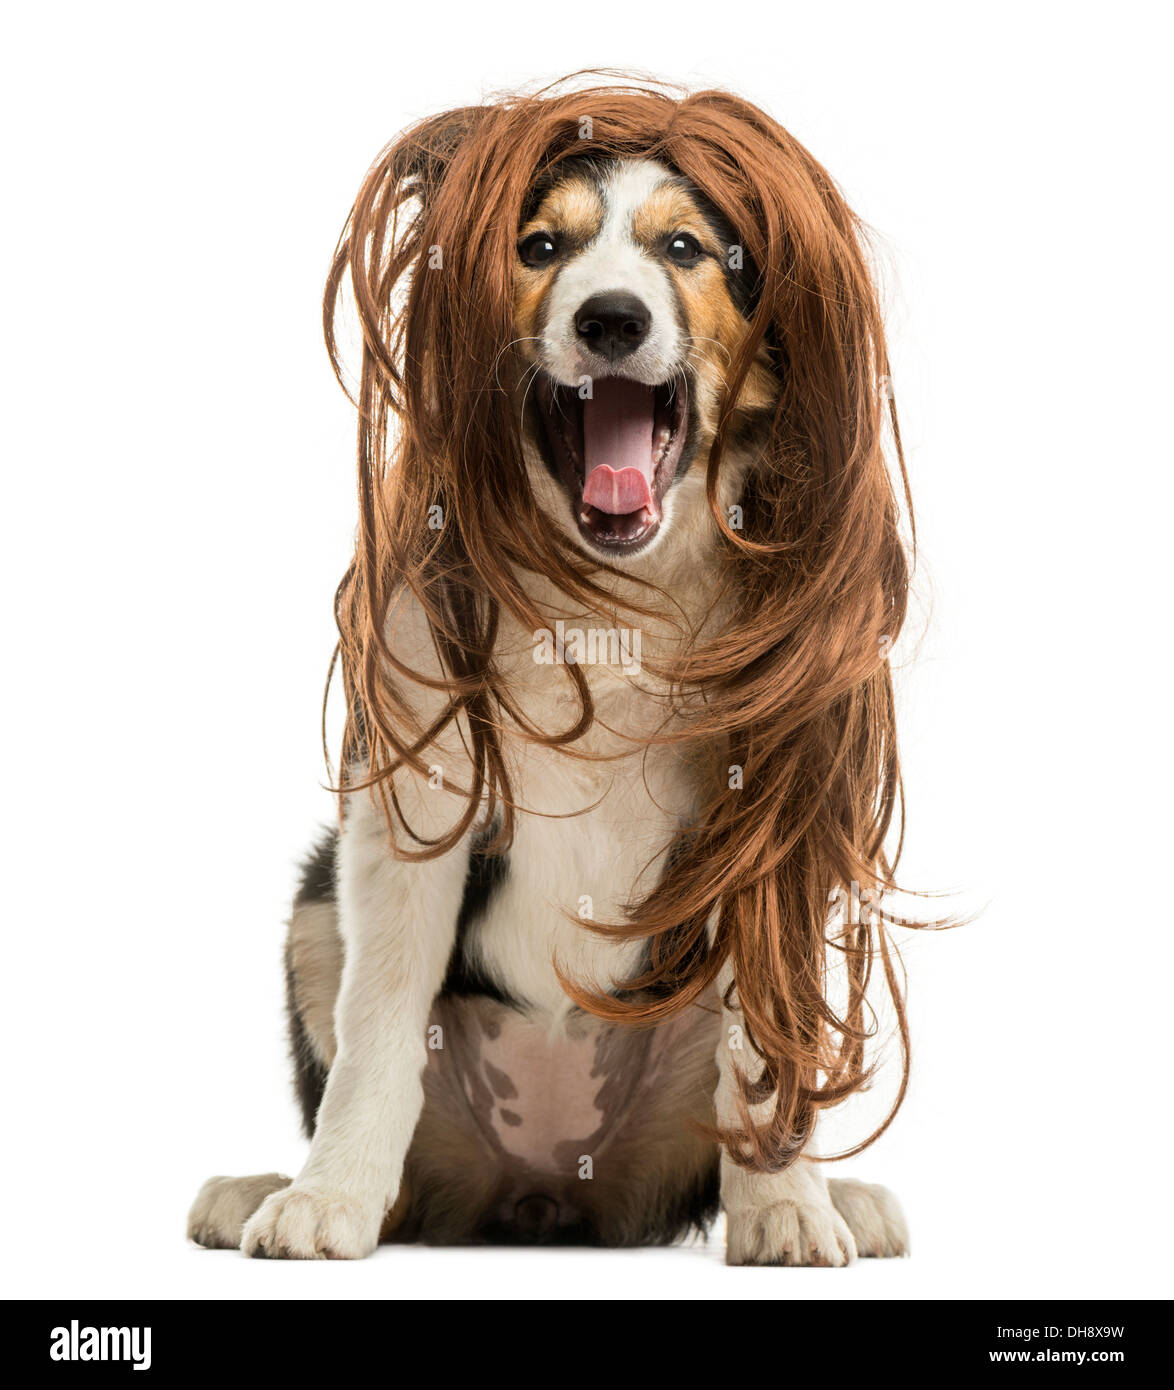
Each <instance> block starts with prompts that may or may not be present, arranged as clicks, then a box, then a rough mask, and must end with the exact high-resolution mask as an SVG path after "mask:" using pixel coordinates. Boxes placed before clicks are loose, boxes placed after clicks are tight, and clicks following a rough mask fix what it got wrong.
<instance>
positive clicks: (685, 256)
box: [665, 232, 701, 265]
mask: <svg viewBox="0 0 1174 1390" xmlns="http://www.w3.org/2000/svg"><path fill="white" fill-rule="evenodd" d="M665 255H666V256H667V257H668V258H669V260H670V261H675V262H676V263H677V265H692V264H693V262H694V261H695V260H696V259H697V257H698V256H700V255H701V247H700V245H699V244H698V242H697V239H696V238H695V237H691V236H690V235H689V233H688V232H677V233H676V234H675V235H673V236H671V237H669V244H668V245H667V246H666V247H665Z"/></svg>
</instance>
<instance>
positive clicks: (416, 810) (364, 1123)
mask: <svg viewBox="0 0 1174 1390" xmlns="http://www.w3.org/2000/svg"><path fill="white" fill-rule="evenodd" d="M397 791H398V794H399V798H400V804H401V806H403V807H404V808H405V813H406V815H407V818H408V822H409V824H410V825H412V827H413V829H415V830H416V832H417V833H418V834H424V835H427V834H430V833H432V832H434V831H436V830H438V829H440V828H441V826H442V825H443V816H444V812H443V810H442V808H441V806H440V805H439V804H438V803H441V802H443V801H447V802H448V809H449V811H451V809H452V806H453V804H454V803H453V800H452V799H451V798H450V797H449V796H448V794H447V793H445V792H443V791H432V790H430V789H429V788H428V787H427V784H426V783H423V782H422V781H420V779H416V778H412V779H409V780H407V781H406V782H405V784H404V785H403V786H400V787H398V788H397ZM429 798H432V799H433V800H432V802H431V804H429V800H428V799H429ZM449 824H451V821H450V822H449ZM466 868H467V851H466V849H465V848H464V847H458V848H457V849H455V850H453V851H451V852H450V853H448V854H445V855H443V856H441V857H440V858H438V859H429V860H424V861H422V862H414V863H408V862H404V861H400V860H397V859H395V858H393V856H392V854H391V850H390V847H389V843H388V835H387V828H386V825H385V823H384V821H383V817H382V815H381V814H380V813H379V812H378V810H377V809H376V808H375V807H374V806H373V805H372V803H371V799H370V797H369V796H368V795H367V793H366V792H360V793H356V794H354V795H353V796H352V797H351V798H350V802H349V805H348V810H347V816H346V819H345V822H344V825H343V829H342V832H341V838H340V841H339V854H338V889H339V925H340V930H341V933H342V937H343V941H344V946H345V957H344V965H343V973H342V984H341V988H340V990H339V997H338V1003H337V1006H336V1010H335V1031H336V1035H337V1048H338V1050H337V1054H336V1056H335V1058H334V1061H333V1064H332V1066H331V1068H330V1075H329V1078H328V1080H327V1083H326V1091H325V1094H324V1095H323V1098H322V1105H321V1107H320V1109H319V1111H318V1117H317V1124H316V1128H315V1132H314V1138H313V1142H312V1144H311V1146H310V1154H309V1157H308V1159H307V1161H306V1165H305V1167H304V1168H303V1169H302V1171H301V1173H300V1174H299V1175H298V1177H297V1179H296V1180H295V1181H294V1182H293V1183H292V1184H291V1185H290V1186H288V1187H285V1188H283V1189H282V1190H280V1191H277V1192H274V1193H272V1195H270V1196H269V1197H268V1198H267V1199H266V1200H265V1201H264V1202H263V1203H262V1205H261V1207H260V1209H259V1210H258V1211H257V1212H256V1214H255V1215H254V1216H253V1217H252V1219H251V1220H250V1221H249V1222H248V1223H247V1225H246V1226H245V1229H244V1234H243V1236H242V1239H241V1249H242V1250H243V1251H244V1252H245V1253H246V1254H248V1255H260V1256H267V1257H270V1258H287V1259H322V1258H333V1259H355V1258H359V1257H361V1256H364V1255H367V1254H370V1252H371V1251H372V1250H373V1249H374V1248H375V1246H376V1244H377V1243H378V1240H379V1232H380V1227H381V1225H382V1222H383V1217H384V1213H385V1212H386V1210H387V1208H388V1207H389V1206H390V1205H391V1203H392V1202H393V1201H394V1200H395V1197H396V1193H397V1191H398V1189H399V1184H400V1178H401V1175H402V1172H403V1165H404V1158H405V1156H406V1154H407V1151H408V1146H409V1144H410V1142H411V1139H412V1134H413V1131H414V1130H415V1128H416V1122H417V1120H418V1119H419V1115H420V1110H421V1106H422V1105H423V1100H424V1090H423V1084H422V1080H421V1073H422V1071H423V1069H424V1066H425V1064H426V1062H427V1056H428V1053H427V1039H426V1029H427V1026H428V1016H429V1010H430V1009H431V1007H432V1002H433V1000H434V998H435V996H436V995H437V994H438V993H439V991H440V987H441V985H442V983H443V981H444V975H445V970H446V968H447V965H448V960H449V955H450V953H451V950H452V945H453V940H454V937H455V933H456V921H457V914H458V911H459V909H460V903H461V896H462V892H463V889H464V882H465V873H466Z"/></svg>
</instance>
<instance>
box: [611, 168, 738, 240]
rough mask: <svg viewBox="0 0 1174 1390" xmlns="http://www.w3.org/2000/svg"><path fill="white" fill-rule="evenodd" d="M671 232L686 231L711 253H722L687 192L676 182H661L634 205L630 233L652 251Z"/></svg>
mask: <svg viewBox="0 0 1174 1390" xmlns="http://www.w3.org/2000/svg"><path fill="white" fill-rule="evenodd" d="M673 232H688V233H689V235H690V236H692V237H695V238H696V239H697V242H698V244H699V245H700V246H702V247H703V248H704V249H705V250H706V251H708V252H709V253H710V255H712V256H721V255H725V254H726V248H725V247H724V246H722V244H721V242H719V241H718V239H717V237H716V236H714V234H713V229H712V228H711V227H710V225H709V223H708V222H707V221H706V220H705V218H704V216H703V215H702V213H701V209H700V208H699V207H698V206H697V203H696V202H695V201H694V199H693V198H692V197H691V196H690V194H689V193H688V192H687V191H686V190H685V189H684V188H680V187H679V186H678V185H676V184H673V183H662V184H661V185H660V186H659V188H655V189H653V191H652V193H650V194H649V196H648V197H647V198H645V200H644V202H643V204H642V205H641V206H640V208H638V209H637V211H636V215H635V217H633V219H632V235H633V237H634V238H635V239H636V241H638V242H639V243H640V245H641V246H643V247H644V249H645V250H646V251H654V250H659V249H660V243H661V242H662V241H663V240H664V239H665V237H667V236H671V235H672V233H673Z"/></svg>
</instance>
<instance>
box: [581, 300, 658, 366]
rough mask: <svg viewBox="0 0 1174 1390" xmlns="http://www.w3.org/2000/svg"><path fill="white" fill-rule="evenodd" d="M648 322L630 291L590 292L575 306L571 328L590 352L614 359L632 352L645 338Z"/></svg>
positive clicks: (648, 319) (649, 317) (644, 308)
mask: <svg viewBox="0 0 1174 1390" xmlns="http://www.w3.org/2000/svg"><path fill="white" fill-rule="evenodd" d="M650 322H651V315H650V314H649V312H648V310H647V308H646V307H645V305H644V304H643V303H642V302H641V301H640V300H639V299H637V298H636V296H635V295H633V294H616V293H614V292H613V293H610V294H593V295H592V296H591V298H590V299H586V300H584V301H583V303H582V304H580V306H579V312H578V313H577V314H576V315H575V329H576V331H577V332H578V334H579V337H580V338H581V339H582V340H583V342H584V343H585V344H586V346H587V347H589V348H590V349H591V351H592V352H597V353H599V355H600V356H601V357H606V358H607V360H608V361H609V362H614V361H615V360H616V358H617V357H626V356H627V355H628V353H630V352H635V351H636V349H637V348H638V347H639V346H640V344H641V343H642V342H643V341H644V339H645V338H647V337H648V326H649V323H650Z"/></svg>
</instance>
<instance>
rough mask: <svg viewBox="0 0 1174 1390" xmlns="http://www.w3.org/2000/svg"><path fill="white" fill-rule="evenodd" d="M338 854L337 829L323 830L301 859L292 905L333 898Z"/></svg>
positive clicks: (321, 901)
mask: <svg viewBox="0 0 1174 1390" xmlns="http://www.w3.org/2000/svg"><path fill="white" fill-rule="evenodd" d="M337 856H338V831H337V830H324V831H323V832H322V835H321V836H320V838H319V839H318V841H317V842H316V843H315V845H314V848H313V849H312V850H311V851H310V852H309V854H308V855H306V857H305V859H304V860H303V861H302V878H301V882H300V883H299V884H298V891H297V893H296V894H295V895H294V907H295V908H299V907H305V906H306V904H307V903H332V902H334V900H335V877H334V865H335V860H336V858H337Z"/></svg>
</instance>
